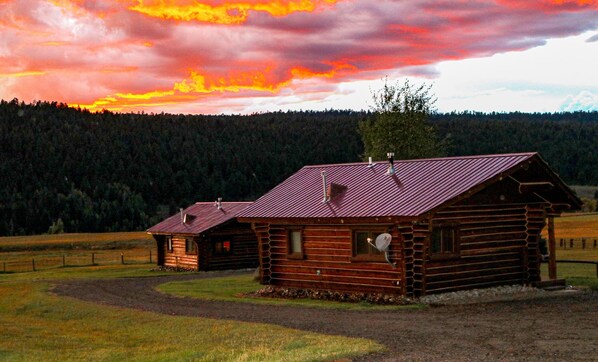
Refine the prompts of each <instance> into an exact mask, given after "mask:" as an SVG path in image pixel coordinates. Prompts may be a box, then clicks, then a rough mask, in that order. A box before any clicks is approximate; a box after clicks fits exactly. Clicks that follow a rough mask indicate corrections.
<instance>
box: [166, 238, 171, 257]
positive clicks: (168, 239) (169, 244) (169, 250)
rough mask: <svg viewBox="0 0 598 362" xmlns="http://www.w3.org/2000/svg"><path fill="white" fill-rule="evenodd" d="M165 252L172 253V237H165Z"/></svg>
mask: <svg viewBox="0 0 598 362" xmlns="http://www.w3.org/2000/svg"><path fill="white" fill-rule="evenodd" d="M166 250H168V252H170V253H172V236H167V237H166Z"/></svg>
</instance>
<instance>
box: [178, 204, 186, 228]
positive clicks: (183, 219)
mask: <svg viewBox="0 0 598 362" xmlns="http://www.w3.org/2000/svg"><path fill="white" fill-rule="evenodd" d="M179 212H180V213H181V224H184V223H185V218H184V216H183V208H182V207H181V208H180V209H179Z"/></svg>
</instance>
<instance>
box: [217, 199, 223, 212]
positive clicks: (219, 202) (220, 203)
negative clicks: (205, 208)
mask: <svg viewBox="0 0 598 362" xmlns="http://www.w3.org/2000/svg"><path fill="white" fill-rule="evenodd" d="M216 207H218V210H221V209H222V197H219V198H218V200H217V201H216Z"/></svg>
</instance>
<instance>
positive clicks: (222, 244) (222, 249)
mask: <svg viewBox="0 0 598 362" xmlns="http://www.w3.org/2000/svg"><path fill="white" fill-rule="evenodd" d="M230 254H232V249H231V242H230V240H221V241H216V242H214V255H217V256H224V255H230Z"/></svg>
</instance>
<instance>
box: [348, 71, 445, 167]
mask: <svg viewBox="0 0 598 362" xmlns="http://www.w3.org/2000/svg"><path fill="white" fill-rule="evenodd" d="M430 89H431V86H428V85H426V84H422V85H420V86H417V87H413V86H412V85H411V84H410V83H409V80H406V81H405V82H404V83H403V84H400V83H398V82H397V83H396V84H390V83H389V82H388V79H386V80H385V83H384V85H383V87H382V89H381V90H379V91H378V92H374V93H373V94H372V97H373V100H374V107H373V109H372V111H374V114H373V116H372V117H370V118H369V119H367V120H365V121H362V122H360V123H359V133H360V134H361V137H362V141H363V145H364V149H365V154H364V159H365V158H367V157H373V158H374V159H378V160H379V159H384V158H385V157H386V153H387V152H394V153H395V158H396V159H404V160H407V159H414V158H428V157H438V156H441V155H443V153H444V145H443V143H442V142H440V141H439V140H438V137H437V136H436V131H435V129H434V127H432V126H431V125H430V124H428V123H427V120H428V116H429V115H431V114H433V113H434V112H435V109H434V103H435V102H436V98H435V97H434V95H432V94H430Z"/></svg>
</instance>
